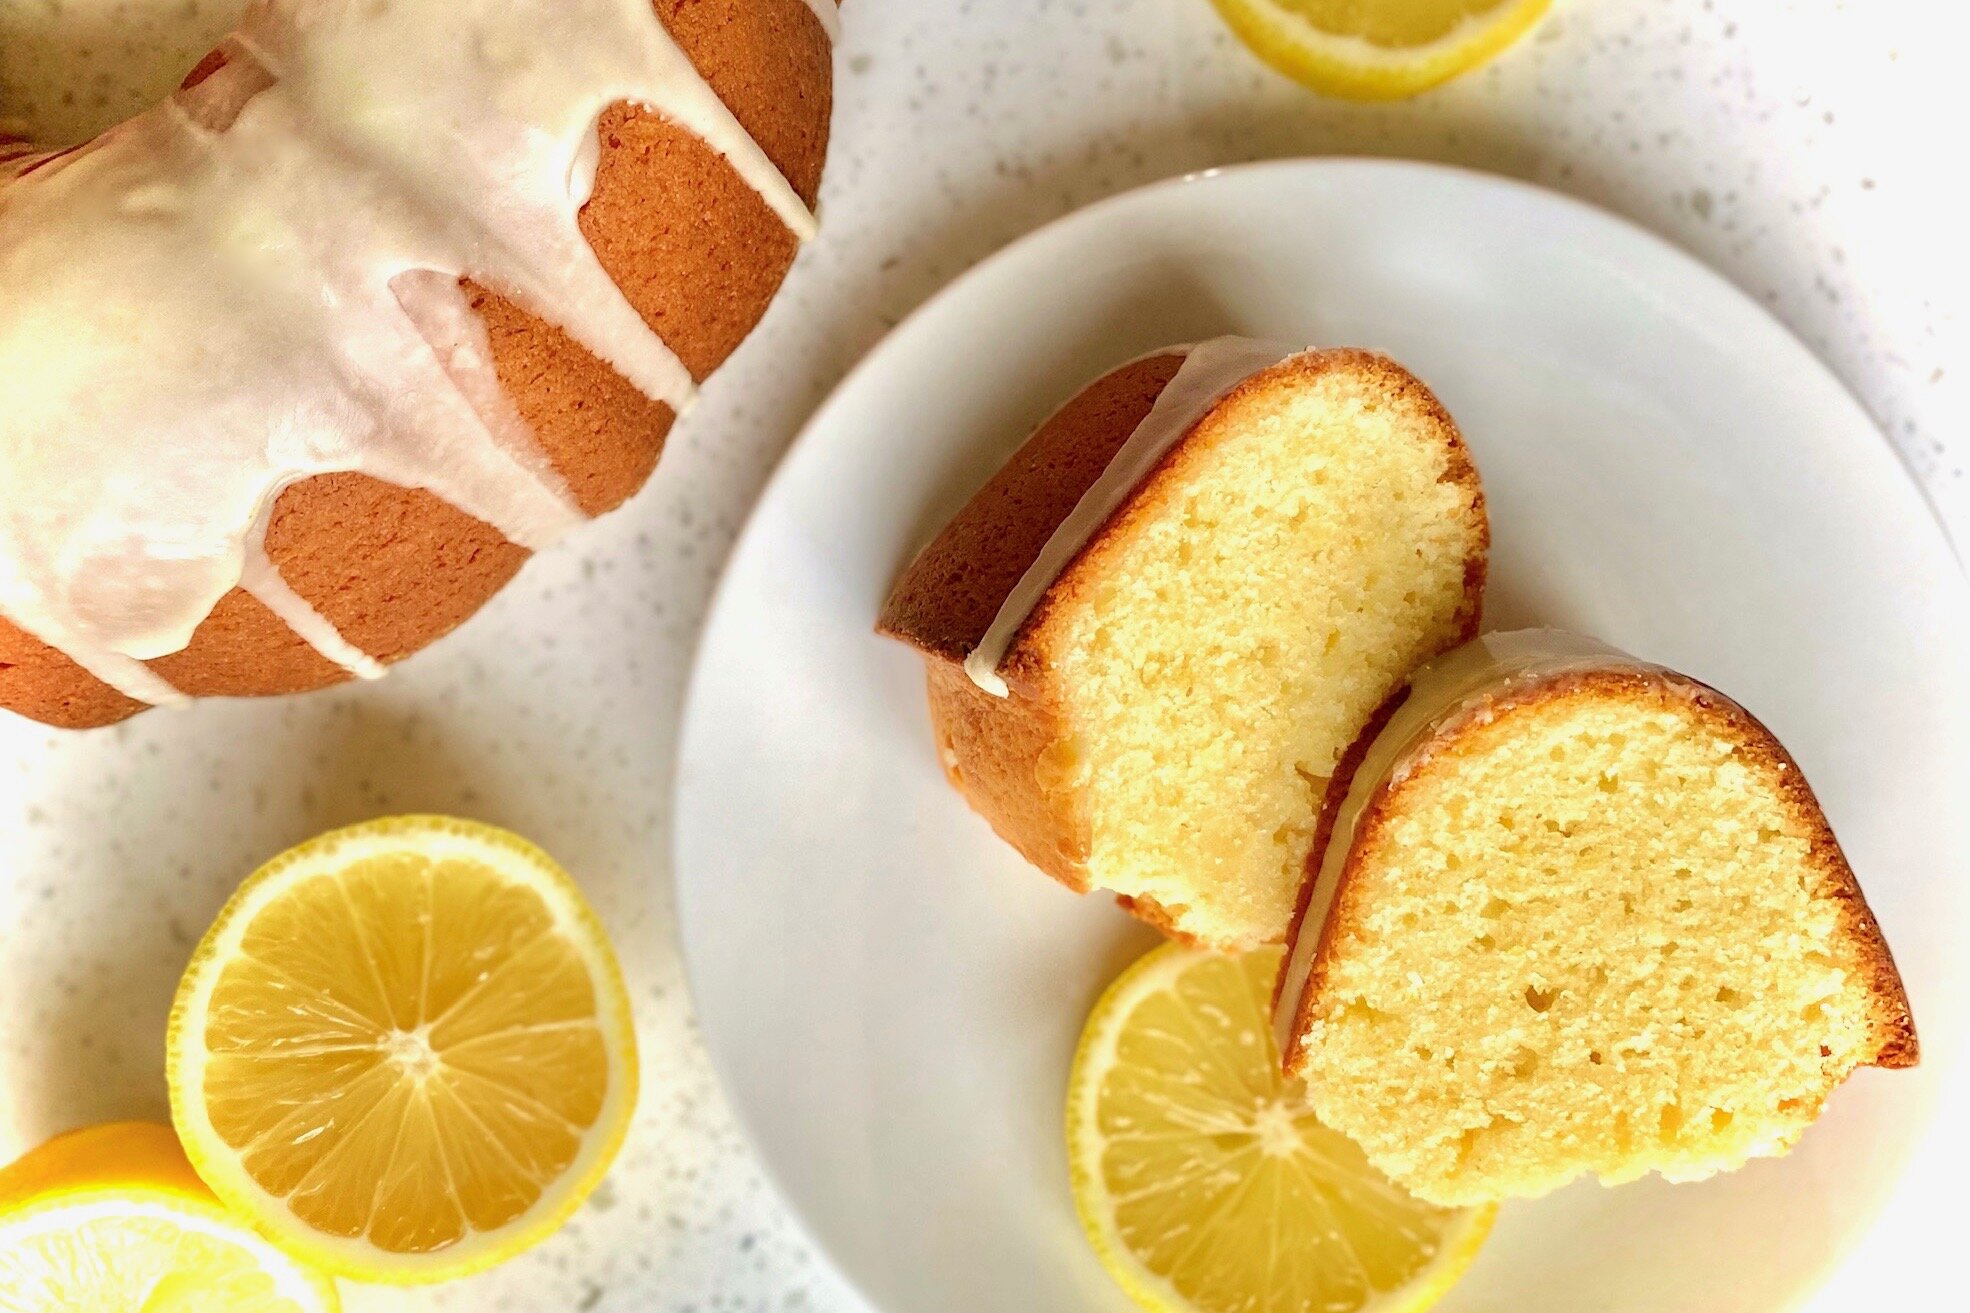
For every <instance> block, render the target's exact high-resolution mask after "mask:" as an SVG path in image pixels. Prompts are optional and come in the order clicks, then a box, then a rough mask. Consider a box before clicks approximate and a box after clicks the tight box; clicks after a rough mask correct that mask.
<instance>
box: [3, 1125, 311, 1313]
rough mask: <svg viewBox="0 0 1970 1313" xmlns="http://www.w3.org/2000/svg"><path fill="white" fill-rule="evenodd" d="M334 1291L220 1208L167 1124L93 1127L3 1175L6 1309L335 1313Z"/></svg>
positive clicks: (58, 1140)
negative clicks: (187, 1159) (186, 1157)
mask: <svg viewBox="0 0 1970 1313" xmlns="http://www.w3.org/2000/svg"><path fill="white" fill-rule="evenodd" d="M337 1307H338V1305H337V1303H336V1298H335V1287H334V1285H333V1284H332V1283H330V1282H329V1280H328V1279H327V1278H326V1277H324V1276H321V1275H320V1274H318V1273H315V1272H312V1271H310V1270H308V1269H307V1268H306V1267H304V1266H302V1265H301V1264H299V1263H297V1262H295V1261H294V1260H293V1259H291V1258H289V1257H288V1256H287V1255H286V1254H284V1253H282V1252H281V1251H280V1250H279V1249H276V1248H275V1247H274V1246H273V1245H271V1244H269V1243H267V1241H266V1240H265V1239H264V1238H262V1237H261V1236H260V1235H258V1234H257V1233H255V1232H254V1230H253V1229H252V1228H251V1227H250V1226H248V1225H247V1224H246V1223H245V1222H243V1221H241V1220H240V1219H238V1218H236V1217H233V1216H231V1215H229V1214H228V1213H227V1212H226V1211H225V1210H224V1209H223V1208H221V1207H220V1205H219V1201H218V1200H216V1199H214V1198H213V1197H212V1192H211V1191H210V1190H207V1189H206V1188H205V1187H204V1186H203V1185H201V1184H200V1183H199V1180H198V1177H197V1176H195V1175H194V1174H193V1173H192V1168H191V1164H190V1163H189V1162H187V1161H185V1155H184V1152H183V1151H182V1150H181V1149H180V1148H179V1147H178V1137H177V1136H175V1135H173V1134H172V1133H171V1131H170V1129H169V1128H168V1127H164V1126H152V1125H149V1124H147V1123H143V1122H118V1123H114V1124H111V1125H108V1126H92V1127H90V1128H89V1129H87V1130H81V1131H71V1132H70V1133H69V1134H67V1135H61V1136H57V1137H55V1138H54V1139H52V1140H50V1141H48V1142H47V1143H46V1144H44V1145H42V1146H41V1147H40V1148H38V1149H35V1150H33V1151H31V1152H30V1153H28V1154H27V1155H26V1156H25V1157H22V1158H20V1159H17V1160H16V1161H15V1162H14V1163H13V1164H12V1165H11V1166H9V1167H7V1168H6V1169H4V1170H0V1309H6V1310H7V1311H8V1313H74V1311H75V1310H79V1309H86V1310H90V1313H126V1311H128V1313H137V1311H138V1310H142V1311H143V1313H335V1310H336V1309H337Z"/></svg>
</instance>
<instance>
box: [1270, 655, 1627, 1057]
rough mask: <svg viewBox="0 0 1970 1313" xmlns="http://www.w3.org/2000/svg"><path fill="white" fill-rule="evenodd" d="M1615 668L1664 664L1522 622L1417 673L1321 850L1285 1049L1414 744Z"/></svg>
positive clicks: (1286, 1016) (1298, 951)
mask: <svg viewBox="0 0 1970 1313" xmlns="http://www.w3.org/2000/svg"><path fill="white" fill-rule="evenodd" d="M1610 668H1618V669H1627V670H1637V669H1639V670H1653V669H1657V667H1654V666H1651V665H1648V664H1647V663H1646V662H1642V661H1638V660H1636V659H1635V658H1634V657H1631V656H1629V655H1628V654H1627V653H1625V652H1623V651H1621V650H1620V649H1619V648H1614V647H1610V646H1608V645H1607V644H1605V643H1602V642H1600V641H1599V640H1598V639H1593V638H1586V637H1583V636H1581V635H1579V634H1572V633H1568V632H1566V631H1565V630H1560V629H1520V630H1514V631H1512V632H1510V633H1503V634H1486V635H1485V636H1483V637H1482V638H1476V639H1473V640H1471V641H1470V642H1468V643H1465V644H1464V645H1463V646H1461V647H1455V648H1452V649H1451V650H1450V651H1448V652H1446V653H1444V654H1443V655H1442V656H1440V657H1438V658H1436V660H1434V661H1431V662H1429V663H1428V664H1426V665H1424V666H1422V667H1420V668H1419V669H1418V670H1417V671H1416V673H1415V674H1414V675H1413V676H1412V677H1411V678H1410V681H1409V691H1408V696H1407V697H1405V698H1404V699H1403V702H1402V705H1401V706H1399V707H1397V708H1396V710H1395V713H1394V714H1393V715H1391V716H1390V717H1389V719H1388V723H1387V724H1385V725H1383V726H1382V728H1381V730H1380V731H1379V732H1378V733H1377V734H1376V735H1375V740H1374V742H1373V743H1371V744H1369V746H1368V751H1367V752H1366V753H1365V754H1364V755H1363V756H1362V759H1361V764H1360V765H1359V766H1358V767H1357V768H1356V769H1355V772H1354V776H1353V778H1352V779H1351V780H1350V781H1349V782H1348V791H1347V794H1346V796H1344V797H1343V798H1342V799H1341V803H1340V806H1339V807H1338V808H1337V809H1336V811H1335V814H1334V824H1333V827H1332V829H1331V830H1330V831H1329V832H1328V836H1327V846H1326V848H1325V849H1323V850H1322V852H1321V854H1320V859H1319V862H1320V864H1319V868H1318V872H1317V874H1316V875H1315V876H1314V883H1313V889H1312V891H1311V892H1310V893H1309V894H1308V896H1307V907H1306V911H1305V912H1304V913H1303V914H1302V915H1301V916H1300V918H1299V921H1298V923H1297V924H1296V925H1295V926H1294V933H1293V941H1292V944H1291V945H1290V946H1289V947H1288V949H1287V956H1286V965H1285V970H1284V971H1283V973H1282V974H1281V976H1280V987H1279V989H1278V990H1277V991H1275V994H1274V999H1273V1014H1272V1026H1273V1036H1274V1038H1275V1039H1276V1040H1277V1041H1278V1044H1279V1051H1280V1052H1281V1053H1282V1054H1283V1053H1287V1052H1289V1051H1290V1050H1291V1048H1292V1045H1291V1043H1290V1041H1291V1040H1292V1039H1293V1038H1294V1036H1293V1028H1294V1026H1295V1025H1296V1024H1297V1022H1298V1020H1299V1013H1300V1005H1301V996H1302V995H1303V994H1304V993H1305V992H1306V987H1307V980H1308V978H1309V977H1310V976H1311V975H1312V974H1313V964H1314V959H1315V958H1316V957H1317V956H1318V954H1319V949H1320V939H1321V931H1322V929H1323V928H1324V927H1325V926H1326V924H1327V917H1328V914H1329V913H1330V912H1332V910H1333V907H1334V897H1335V895H1336V894H1337V893H1338V892H1339V891H1340V883H1341V869H1342V867H1343V866H1344V865H1345V864H1346V862H1347V857H1348V852H1349V851H1350V850H1351V849H1352V848H1353V846H1354V835H1355V830H1356V828H1357V827H1358V826H1359V825H1360V822H1361V817H1362V815H1363V814H1364V813H1365V812H1366V811H1367V809H1368V804H1369V803H1370V802H1371V801H1373V800H1374V798H1375V796H1376V795H1377V794H1378V793H1380V792H1381V791H1382V790H1383V789H1384V788H1385V787H1387V786H1388V785H1390V784H1393V783H1396V782H1398V781H1399V780H1401V779H1402V778H1403V777H1404V776H1405V775H1406V774H1407V771H1408V767H1409V765H1410V764H1411V761H1412V754H1413V753H1414V751H1415V750H1416V749H1417V748H1419V747H1421V746H1422V745H1423V744H1424V743H1426V742H1427V741H1428V740H1429V739H1430V737H1431V736H1432V735H1434V734H1435V733H1436V732H1437V730H1438V729H1440V728H1441V727H1442V726H1444V725H1445V724H1447V723H1448V722H1449V721H1451V720H1453V719H1455V718H1457V717H1459V716H1462V715H1464V714H1466V713H1467V712H1473V711H1475V710H1477V709H1479V708H1480V707H1481V705H1482V704H1483V703H1485V702H1487V701H1489V700H1491V699H1493V698H1496V697H1498V696H1500V695H1501V694H1505V693H1509V692H1510V691H1511V690H1512V689H1513V688H1515V687H1518V686H1522V685H1524V684H1526V683H1529V682H1533V681H1537V680H1543V679H1550V678H1552V677H1553V676H1555V675H1560V674H1565V673H1567V672H1569V671H1576V670H1589V669H1610Z"/></svg>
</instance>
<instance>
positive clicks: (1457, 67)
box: [1211, 0, 1552, 100]
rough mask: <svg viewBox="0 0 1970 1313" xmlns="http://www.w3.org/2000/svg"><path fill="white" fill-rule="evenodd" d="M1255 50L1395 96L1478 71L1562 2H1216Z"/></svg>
mask: <svg viewBox="0 0 1970 1313" xmlns="http://www.w3.org/2000/svg"><path fill="white" fill-rule="evenodd" d="M1211 3H1212V4H1214V5H1216V6H1217V7H1218V12H1219V13H1220V14H1222V15H1224V19H1225V21H1226V22H1227V23H1229V24H1231V29H1232V31H1234V32H1236V33H1237V34H1238V36H1239V38H1240V39H1241V40H1243V41H1244V43H1245V44H1246V45H1248V46H1250V47H1251V48H1252V51H1253V53H1254V54H1256V55H1258V57H1259V58H1260V59H1263V60H1265V62H1266V63H1268V64H1270V65H1272V66H1273V67H1274V68H1276V69H1278V70H1279V71H1280V72H1282V73H1284V74H1285V75H1286V76H1287V77H1290V78H1292V79H1294V80H1295V81H1297V82H1301V83H1304V84H1305V85H1307V86H1309V87H1311V88H1313V89H1314V90H1315V91H1318V92H1321V93H1323V94H1324V95H1329V96H1343V97H1345V98H1347V99H1349V100H1394V99H1396V98H1397V97H1400V96H1413V95H1415V94H1416V93H1417V92H1419V91H1427V90H1428V89H1429V88H1431V87H1433V86H1435V85H1437V84H1438V83H1439V82H1444V81H1447V80H1448V79H1450V78H1453V77H1455V76H1457V74H1459V73H1462V72H1464V71H1465V70H1466V69H1471V68H1476V67H1477V66H1478V65H1479V64H1482V63H1484V62H1485V61H1486V60H1487V59H1490V58H1491V57H1492V56H1494V55H1496V54H1497V53H1498V52H1499V51H1501V50H1503V49H1504V48H1505V47H1506V46H1509V45H1511V44H1512V42H1514V41H1516V40H1518V39H1519V38H1520V37H1521V36H1524V35H1525V33H1526V31H1527V30H1528V29H1529V28H1531V26H1532V25H1533V24H1534V23H1536V22H1538V21H1539V17H1540V15H1542V14H1544V13H1545V12H1546V10H1547V9H1548V8H1549V7H1550V6H1551V4H1552V0H1371V2H1369V3H1364V0H1211Z"/></svg>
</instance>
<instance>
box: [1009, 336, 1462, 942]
mask: <svg viewBox="0 0 1970 1313" xmlns="http://www.w3.org/2000/svg"><path fill="white" fill-rule="evenodd" d="M1447 432H1448V426H1447V425H1445V424H1444V423H1443V422H1442V420H1441V418H1440V416H1438V415H1436V414H1433V413H1431V412H1429V411H1426V410H1425V409H1424V408H1423V406H1422V405H1421V404H1420V403H1419V402H1418V401H1416V400H1415V399H1413V398H1412V397H1408V396H1404V395H1401V394H1398V393H1396V392H1394V391H1393V390H1392V389H1391V388H1390V387H1389V385H1388V384H1387V383H1386V382H1385V381H1384V380H1383V379H1382V378H1380V377H1378V376H1376V375H1374V374H1372V373H1365V372H1364V373H1359V374H1358V373H1355V372H1350V371H1344V370H1335V371H1331V372H1328V373H1326V374H1322V375H1318V376H1316V377H1315V378H1314V379H1313V380H1312V381H1311V382H1310V383H1307V384H1295V385H1293V386H1278V387H1273V388H1268V389H1261V390H1257V391H1256V392H1255V393H1254V394H1251V395H1248V396H1245V397H1241V398H1236V399H1234V400H1233V401H1232V402H1230V403H1228V404H1227V405H1225V406H1223V407H1221V408H1220V409H1219V411H1217V412H1216V413H1215V414H1214V415H1213V416H1211V417H1209V418H1208V419H1207V420H1206V421H1205V423H1204V427H1202V428H1200V430H1199V432H1198V433H1197V435H1195V437H1194V438H1193V440H1192V441H1191V442H1190V443H1189V444H1188V445H1187V446H1186V448H1185V449H1184V451H1183V452H1182V455H1181V459H1182V460H1183V461H1184V468H1183V471H1182V474H1183V477H1181V478H1178V479H1172V480H1167V481H1165V482H1164V484H1163V488H1162V489H1159V491H1158V495H1157V496H1155V497H1151V498H1146V499H1145V502H1146V503H1147V504H1146V505H1142V504H1139V505H1138V506H1137V507H1136V508H1135V509H1134V510H1133V511H1132V513H1131V514H1130V516H1129V518H1128V519H1127V520H1126V521H1125V522H1123V523H1122V524H1121V525H1120V526H1119V527H1118V529H1116V530H1114V531H1111V533H1110V535H1109V537H1108V539H1107V540H1106V541H1105V542H1104V543H1103V544H1102V545H1101V549H1100V550H1101V552H1102V561H1101V563H1100V565H1101V568H1098V569H1095V570H1091V571H1086V572H1084V577H1088V578H1089V580H1090V582H1089V583H1088V584H1087V586H1086V587H1085V589H1084V590H1083V591H1082V592H1081V593H1080V594H1079V595H1078V596H1077V597H1076V598H1075V604H1074V605H1073V606H1072V608H1071V612H1070V614H1069V615H1068V617H1067V618H1066V623H1065V625H1064V627H1063V629H1062V630H1061V632H1062V634H1063V635H1064V641H1063V642H1062V643H1061V649H1062V655H1061V657H1060V662H1061V669H1062V676H1063V677H1062V679H1061V681H1060V684H1061V686H1062V687H1063V688H1064V689H1065V690H1067V692H1066V693H1065V695H1064V696H1065V698H1066V705H1065V706H1064V708H1063V717H1064V720H1065V722H1066V725H1067V727H1068V733H1067V736H1066V738H1065V739H1064V740H1063V741H1062V742H1061V744H1060V745H1059V746H1058V747H1057V748H1056V749H1055V750H1054V751H1053V752H1052V753H1051V754H1050V755H1049V757H1048V759H1047V760H1045V761H1042V762H1041V763H1040V770H1041V772H1042V778H1043V780H1046V781H1047V782H1048V783H1049V784H1068V785H1080V784H1084V785H1085V793H1084V794H1083V796H1084V798H1085V800H1086V802H1085V805H1086V807H1087V815H1088V825H1089V855H1088V862H1087V868H1088V873H1089V879H1090V883H1091V884H1093V885H1095V886H1097V887H1101V888H1105V889H1109V890H1113V891H1115V892H1117V893H1121V894H1127V895H1130V896H1134V897H1138V898H1148V899H1153V900H1154V901H1155V902H1156V903H1158V904H1160V905H1161V906H1162V907H1163V908H1165V909H1166V910H1168V911H1170V912H1171V913H1172V914H1173V915H1174V916H1175V918H1176V921H1177V927H1178V928H1179V929H1180V930H1181V931H1183V932H1184V933H1186V934H1188V935H1191V936H1193V937H1195V938H1198V939H1201V940H1203V941H1205V942H1207V943H1211V944H1214V945H1217V946H1224V947H1250V946H1255V945H1258V944H1262V943H1267V942H1272V941H1276V940H1278V939H1280V938H1281V937H1282V936H1283V935H1284V932H1285V930H1286V927H1287V923H1288V921H1289V919H1290V917H1291V914H1292V907H1293V902H1294V899H1295V897H1296V893H1297V890H1298V887H1299V883H1300V874H1301V870H1302V866H1303V864H1304V862H1305V859H1306V855H1307V850H1308V848H1309V847H1310V845H1311V843H1312V839H1313V829H1314V824H1315V821H1316V818H1317V813H1318V810H1319V805H1320V799H1321V795H1322V791H1323V790H1324V788H1325V786H1326V781H1327V777H1328V776H1329V775H1330V774H1331V773H1332V771H1333V770H1334V767H1335V764H1336V762H1337V760H1338V758H1339V756H1340V754H1341V752H1342V751H1343V750H1344V749H1345V748H1346V746H1347V745H1348V743H1349V742H1350V741H1351V740H1352V739H1353V737H1354V735H1355V734H1356V732H1357V731H1358V730H1359V729H1360V728H1361V726H1362V724H1363V722H1364V721H1365V720H1366V719H1367V717H1368V716H1369V715H1370V714H1371V713H1372V712H1373V710H1374V709H1375V707H1376V706H1377V705H1378V704H1379V703H1380V702H1381V700H1382V699H1383V698H1384V697H1385V696H1386V695H1387V694H1388V693H1389V692H1390V691H1391V689H1392V688H1393V687H1394V686H1395V685H1396V684H1397V683H1398V682H1399V681H1400V680H1401V679H1402V678H1403V677H1404V676H1405V675H1406V674H1407V672H1408V671H1409V670H1410V668H1411V667H1412V666H1414V665H1415V664H1416V663H1418V662H1419V661H1422V660H1424V659H1426V658H1427V657H1429V656H1430V655H1432V654H1434V653H1436V652H1437V651H1440V650H1441V649H1443V648H1445V647H1447V646H1449V645H1451V644H1452V643H1454V642H1456V641H1457V639H1458V637H1459V633H1458V625H1459V615H1460V609H1461V607H1462V604H1463V592H1464V585H1465V563H1466V560H1467V559H1468V558H1470V557H1471V556H1473V555H1474V554H1475V553H1477V552H1478V551H1479V550H1480V545H1481V543H1482V540H1483V533H1484V529H1483V517H1482V511H1481V510H1479V509H1477V508H1475V507H1473V506H1472V505H1471V504H1470V503H1471V495H1470V490H1469V488H1468V487H1465V486H1459V485H1458V484H1456V483H1451V482H1446V481H1444V476H1445V475H1446V473H1447V472H1448V471H1449V462H1450V459H1451V455H1452V449H1451V447H1450V445H1449V443H1448V441H1447V440H1446V434H1447ZM1164 489H1167V491H1164Z"/></svg>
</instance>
